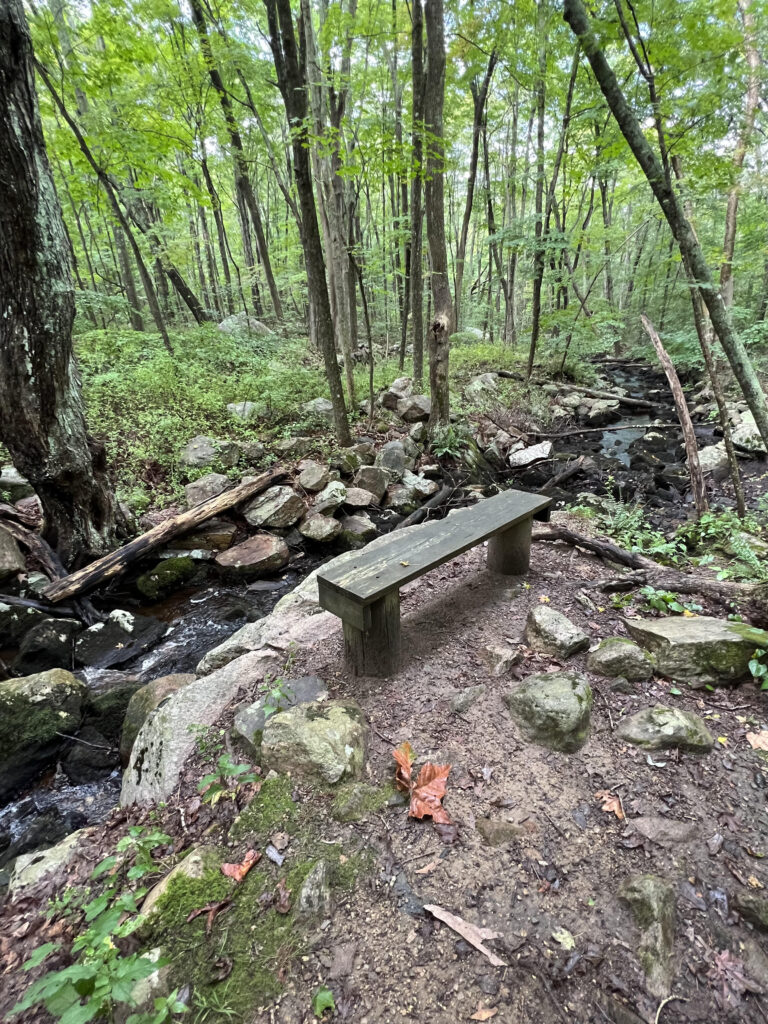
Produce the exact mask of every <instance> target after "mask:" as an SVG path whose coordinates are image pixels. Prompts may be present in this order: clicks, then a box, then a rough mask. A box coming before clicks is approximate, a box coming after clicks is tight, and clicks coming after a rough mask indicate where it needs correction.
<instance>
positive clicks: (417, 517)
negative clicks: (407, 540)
mask: <svg viewBox="0 0 768 1024" xmlns="http://www.w3.org/2000/svg"><path fill="white" fill-rule="evenodd" d="M456 487H457V485H456V484H452V483H451V484H443V486H442V487H441V488H440V490H439V491H438V492H437V494H433V495H432V497H431V498H429V499H428V500H427V501H425V502H424V504H423V505H422V506H421V508H417V509H416V511H415V512H411V514H410V515H409V516H406V517H405V519H403V520H402V522H400V523H398V524H397V526H396V527H395V529H396V530H402V529H403V527H404V526H415V525H416V523H420V522H421V521H422V519H425V518H426V516H427V513H428V512H429V510H430V509H431V508H437V507H438V506H439V505H442V504H443V502H444V501H448V500H449V499H450V498H451V497H452V496H453V493H454V491H455V490H456Z"/></svg>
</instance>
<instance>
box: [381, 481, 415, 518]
mask: <svg viewBox="0 0 768 1024" xmlns="http://www.w3.org/2000/svg"><path fill="white" fill-rule="evenodd" d="M384 507H385V508H391V509H392V511H393V512H397V513H399V514H400V515H408V513H409V512H413V511H414V510H415V509H417V508H418V507H419V501H418V499H417V497H416V490H415V489H414V488H413V487H407V486H406V485H405V484H392V485H390V486H389V487H388V488H387V493H386V495H385V497H384Z"/></svg>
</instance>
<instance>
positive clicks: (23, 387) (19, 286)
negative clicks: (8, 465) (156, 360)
mask: <svg viewBox="0 0 768 1024" xmlns="http://www.w3.org/2000/svg"><path fill="white" fill-rule="evenodd" d="M0 83H2V92H3V97H4V99H3V103H2V104H0V181H2V182H3V188H2V189H0V308H1V309H2V310H3V316H2V317H1V318H0V440H2V442H3V444H4V445H5V446H6V447H7V448H8V451H9V452H10V454H11V458H12V460H13V463H14V465H15V466H16V468H17V469H18V470H19V471H20V472H21V473H23V474H24V475H25V476H26V477H28V479H29V480H30V482H31V484H32V486H33V487H34V488H35V491H36V492H37V494H38V495H39V496H40V500H41V501H42V504H43V510H44V513H45V520H46V536H47V539H48V540H49V541H50V543H51V545H52V546H53V547H54V548H55V549H56V550H57V552H58V553H59V556H60V557H61V559H62V561H64V562H65V563H67V564H69V565H71V564H73V563H74V562H75V561H77V560H79V559H80V558H82V557H83V556H85V555H90V554H97V553H101V552H103V551H105V550H107V549H108V548H109V546H110V544H111V542H112V540H113V536H114V527H115V520H114V509H113V504H112V497H111V494H110V491H109V487H108V483H107V479H106V475H105V472H104V465H103V450H102V449H100V448H97V446H96V445H93V444H92V442H91V441H90V440H89V438H88V435H87V432H86V424H85V415H84V410H83V402H82V397H81V394H80V381H79V379H78V374H77V368H76V365H75V360H74V356H73V352H72V323H73V321H74V315H75V300H74V290H73V286H72V280H71V275H70V270H71V252H70V248H69V244H68V242H67V236H66V233H65V231H64V222H63V219H62V215H61V207H60V205H59V200H58V197H57V195H56V190H55V187H54V184H53V176H52V174H51V169H50V166H49V163H48V158H47V155H46V152H45V143H44V141H43V131H42V126H41V123H40V113H39V110H38V106H37V97H36V94H35V81H34V72H33V54H32V43H31V39H30V35H29V29H28V27H27V23H26V19H25V17H24V10H23V6H22V3H21V0H6V2H4V3H3V4H2V5H0Z"/></svg>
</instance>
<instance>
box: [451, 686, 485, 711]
mask: <svg viewBox="0 0 768 1024" xmlns="http://www.w3.org/2000/svg"><path fill="white" fill-rule="evenodd" d="M484 693H485V683H479V684H478V685H477V686H467V687H465V688H464V689H463V690H459V692H458V693H456V694H454V696H453V699H452V700H451V711H453V713H454V714H455V715H463V714H464V712H465V711H469V709H470V708H471V707H472V705H473V704H474V703H475V701H478V700H480V698H481V697H482V696H483V695H484Z"/></svg>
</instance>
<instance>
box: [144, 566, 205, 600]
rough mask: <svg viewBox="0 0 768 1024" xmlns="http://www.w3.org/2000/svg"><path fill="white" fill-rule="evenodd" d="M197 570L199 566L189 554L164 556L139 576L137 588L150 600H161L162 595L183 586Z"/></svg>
mask: <svg viewBox="0 0 768 1024" xmlns="http://www.w3.org/2000/svg"><path fill="white" fill-rule="evenodd" d="M196 572H197V566H196V565H195V563H194V561H193V559H192V558H190V557H189V555H177V556H175V557H173V558H164V559H163V560H162V561H161V562H158V563H157V565H156V566H155V567H154V568H152V569H150V570H149V571H148V572H145V573H142V574H141V576H139V578H138V579H137V580H136V589H137V590H138V591H139V593H141V594H143V595H144V597H147V598H149V600H150V601H159V600H160V598H161V597H165V596H166V595H167V594H172V593H173V592H174V590H178V589H179V587H183V586H184V584H185V583H188V582H189V581H190V580H191V579H192V577H193V576H194V575H195V573H196Z"/></svg>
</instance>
